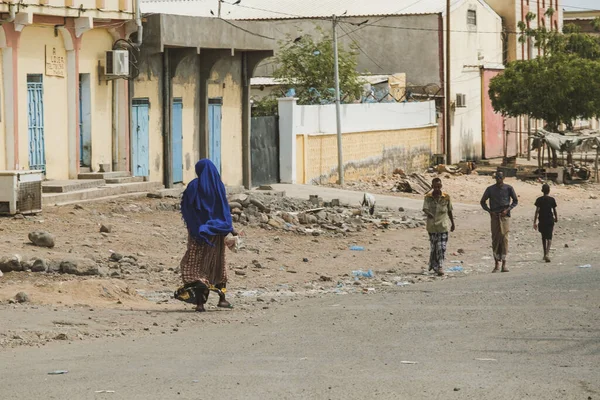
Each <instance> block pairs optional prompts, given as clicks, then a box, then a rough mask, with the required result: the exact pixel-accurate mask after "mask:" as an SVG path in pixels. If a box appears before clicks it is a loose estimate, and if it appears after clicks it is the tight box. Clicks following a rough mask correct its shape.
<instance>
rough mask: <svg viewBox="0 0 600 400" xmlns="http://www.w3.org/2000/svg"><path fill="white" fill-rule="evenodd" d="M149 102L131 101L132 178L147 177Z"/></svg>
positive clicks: (148, 172) (148, 160)
mask: <svg viewBox="0 0 600 400" xmlns="http://www.w3.org/2000/svg"><path fill="white" fill-rule="evenodd" d="M149 110H150V102H149V101H148V99H133V101H132V110H131V118H132V127H133V131H132V133H131V136H132V137H131V163H132V168H131V173H132V175H133V176H149V175H150V171H149V163H150V158H149V157H150V156H149V154H150V153H149V151H148V147H149V144H150V143H149V132H148V118H149Z"/></svg>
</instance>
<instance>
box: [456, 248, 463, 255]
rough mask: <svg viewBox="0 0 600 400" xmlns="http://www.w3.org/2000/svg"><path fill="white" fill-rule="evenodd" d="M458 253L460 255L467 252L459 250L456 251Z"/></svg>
mask: <svg viewBox="0 0 600 400" xmlns="http://www.w3.org/2000/svg"><path fill="white" fill-rule="evenodd" d="M456 252H457V253H458V254H465V250H464V249H458V250H456Z"/></svg>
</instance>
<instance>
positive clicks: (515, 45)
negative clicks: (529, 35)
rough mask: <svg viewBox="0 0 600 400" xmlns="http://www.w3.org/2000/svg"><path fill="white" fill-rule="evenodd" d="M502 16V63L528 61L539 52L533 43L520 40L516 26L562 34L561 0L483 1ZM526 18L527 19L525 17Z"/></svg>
mask: <svg viewBox="0 0 600 400" xmlns="http://www.w3.org/2000/svg"><path fill="white" fill-rule="evenodd" d="M486 2H487V3H488V4H489V5H490V6H491V7H492V8H493V9H494V11H496V12H497V13H498V15H500V16H501V17H502V20H503V29H504V32H505V43H506V56H505V58H506V61H507V62H510V61H516V60H530V59H532V58H535V57H537V56H539V55H540V54H541V53H540V52H541V50H540V49H538V48H537V47H535V44H534V42H533V40H527V41H525V42H523V41H520V40H519V38H520V36H521V34H520V32H521V30H520V29H519V23H520V22H523V23H525V25H526V26H527V28H532V29H535V28H538V27H545V28H546V29H548V30H554V31H562V21H563V15H562V14H563V9H562V5H561V3H562V0H486ZM528 15H530V17H529V18H528Z"/></svg>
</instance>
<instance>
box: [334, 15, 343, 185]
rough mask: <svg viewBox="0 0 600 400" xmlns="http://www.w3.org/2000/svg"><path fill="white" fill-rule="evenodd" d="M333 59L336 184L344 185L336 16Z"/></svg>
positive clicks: (335, 21) (335, 20) (335, 19)
mask: <svg viewBox="0 0 600 400" xmlns="http://www.w3.org/2000/svg"><path fill="white" fill-rule="evenodd" d="M333 59H334V68H335V77H334V79H335V119H336V124H337V146H338V174H339V180H338V184H340V186H344V160H343V154H342V153H343V152H342V118H341V115H340V68H339V60H338V37H337V17H336V16H335V15H334V16H333Z"/></svg>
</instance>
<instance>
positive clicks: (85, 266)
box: [60, 258, 106, 276]
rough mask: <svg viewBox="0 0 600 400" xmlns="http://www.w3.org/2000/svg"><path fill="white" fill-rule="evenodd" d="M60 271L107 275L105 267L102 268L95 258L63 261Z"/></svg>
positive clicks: (87, 274) (82, 274)
mask: <svg viewBox="0 0 600 400" xmlns="http://www.w3.org/2000/svg"><path fill="white" fill-rule="evenodd" d="M60 272H62V273H63V274H71V275H78V276H92V275H106V271H105V270H104V269H103V268H102V269H101V268H100V267H98V264H96V263H95V262H94V261H93V260H89V259H87V258H82V259H78V260H68V261H63V262H61V263H60Z"/></svg>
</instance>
